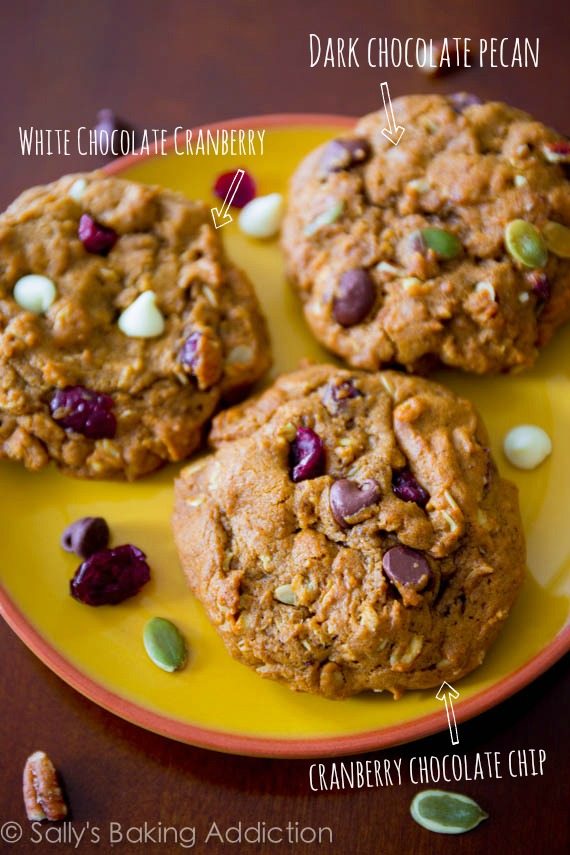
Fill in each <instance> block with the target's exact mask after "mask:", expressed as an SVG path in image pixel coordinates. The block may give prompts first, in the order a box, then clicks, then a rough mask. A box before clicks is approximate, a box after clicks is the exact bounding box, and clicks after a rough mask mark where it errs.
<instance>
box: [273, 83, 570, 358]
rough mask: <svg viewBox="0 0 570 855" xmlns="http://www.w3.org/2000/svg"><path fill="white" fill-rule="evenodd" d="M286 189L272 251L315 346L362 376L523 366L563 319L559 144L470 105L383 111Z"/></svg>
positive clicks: (555, 137) (454, 99)
mask: <svg viewBox="0 0 570 855" xmlns="http://www.w3.org/2000/svg"><path fill="white" fill-rule="evenodd" d="M394 113H395V115H396V118H397V121H398V123H399V124H401V125H403V126H404V127H405V133H404V135H403V137H402V139H401V141H400V142H399V144H398V145H397V146H394V145H392V144H391V143H390V141H389V140H387V139H386V138H385V137H384V136H383V134H382V129H383V127H384V125H385V116H384V113H383V112H380V113H373V114H371V115H369V116H365V117H364V118H363V119H362V120H361V121H360V122H359V123H358V124H357V125H356V128H355V129H354V131H353V132H352V133H348V134H347V137H346V138H343V139H337V140H333V141H332V142H330V143H328V144H326V145H324V146H322V147H320V148H319V149H317V150H316V151H314V152H312V153H311V154H310V155H309V156H308V157H307V158H306V159H305V160H304V161H303V163H302V164H301V166H300V167H299V169H298V170H297V172H296V173H295V175H294V176H293V179H292V182H291V187H290V193H289V203H288V213H287V216H286V219H285V223H284V228H283V247H284V250H285V253H286V257H287V264H288V272H289V275H290V277H291V279H292V281H293V282H294V284H295V286H296V288H297V290H298V292H299V294H300V297H301V300H302V302H303V305H304V312H305V316H306V319H307V321H308V323H309V326H310V327H311V329H312V331H313V333H314V334H315V336H316V337H317V338H318V339H319V341H320V342H322V343H323V344H324V345H325V346H327V347H328V348H329V349H330V350H331V351H333V352H334V353H336V354H338V355H339V356H341V357H343V358H344V359H345V360H346V361H347V362H348V363H349V364H350V365H352V366H354V367H357V368H367V369H377V368H379V367H381V366H382V365H386V364H389V363H399V364H401V365H404V366H405V367H406V368H407V369H408V370H410V371H414V370H416V371H418V370H419V371H424V370H426V369H428V368H430V367H432V366H433V365H434V364H437V363H444V364H445V365H450V366H455V367H458V368H462V369H464V370H466V371H473V372H476V373H480V374H482V373H487V372H507V371H516V370H520V369H523V368H525V367H528V366H529V365H531V364H532V363H533V362H534V360H535V358H536V356H537V353H538V349H539V348H540V347H542V346H543V345H544V344H545V343H546V342H547V341H548V340H549V339H550V338H551V337H552V335H553V333H554V331H555V330H556V329H557V327H559V326H560V325H561V324H563V323H565V322H566V321H567V320H568V319H569V318H570V180H569V173H568V172H567V169H568V165H569V164H570V142H569V141H568V140H567V139H565V138H562V137H561V136H560V135H559V134H557V133H556V132H555V131H552V130H550V129H549V128H547V127H545V126H544V125H543V124H541V123H540V122H538V121H536V120H534V119H533V118H532V117H531V116H529V115H528V114H526V113H523V112H522V111H520V110H517V109H514V108H513V107H509V106H507V105H506V104H501V103H496V102H494V103H485V104H482V103H481V102H480V101H479V99H477V98H476V97H475V96H469V95H466V94H464V93H462V94H459V95H450V96H447V97H446V96H442V95H415V96H409V97H404V98H399V99H398V100H396V101H395V102H394Z"/></svg>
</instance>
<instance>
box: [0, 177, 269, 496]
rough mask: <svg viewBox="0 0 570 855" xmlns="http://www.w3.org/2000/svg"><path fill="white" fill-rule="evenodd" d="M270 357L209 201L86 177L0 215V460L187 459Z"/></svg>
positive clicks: (140, 464)
mask: <svg viewBox="0 0 570 855" xmlns="http://www.w3.org/2000/svg"><path fill="white" fill-rule="evenodd" d="M269 361H270V358H269V343H268V337H267V332H266V326H265V321H264V318H263V316H262V314H261V310H260V307H259V304H258V301H257V299H256V296H255V293H254V290H253V287H252V285H251V283H250V282H249V281H248V279H247V278H246V276H245V275H244V274H243V273H242V272H241V271H240V270H238V269H237V268H236V267H234V266H233V265H232V264H231V263H230V262H229V261H228V259H227V257H226V256H225V254H224V251H223V248H222V245H221V242H220V238H219V236H218V233H217V232H216V230H215V228H214V226H213V223H212V220H211V216H210V212H209V209H208V207H207V206H206V205H205V204H204V203H202V202H198V201H191V200H190V199H187V198H185V197H184V196H183V195H181V194H178V193H174V192H172V191H170V190H165V189H162V188H159V187H151V186H146V185H143V184H137V183H134V182H132V181H125V180H121V179H119V178H113V177H107V176H105V175H104V174H102V173H93V174H90V175H80V176H67V177H65V178H62V179H60V180H59V181H56V182H55V183H53V184H50V185H47V186H45V187H36V188H33V189H31V190H28V191H27V192H25V193H23V194H22V195H21V196H20V197H19V198H18V199H16V201H15V202H14V203H13V204H12V205H11V206H10V207H9V208H8V210H7V211H6V212H5V213H4V214H3V215H2V216H1V217H0V457H3V458H9V459H12V460H19V461H21V462H23V463H24V464H25V465H26V466H27V467H28V468H29V469H39V468H40V467H42V466H44V465H45V464H47V463H48V462H49V461H50V460H54V461H55V462H56V463H57V464H58V466H59V467H61V468H62V469H63V470H64V471H66V472H68V473H70V474H73V475H78V476H82V477H89V478H127V479H129V480H132V479H134V478H138V477H140V476H142V475H145V474H147V473H148V472H151V471H152V470H154V469H157V468H158V467H159V466H161V465H162V464H163V463H165V462H167V461H174V460H182V459H183V458H185V457H187V456H188V455H189V454H190V453H191V452H192V451H193V450H194V449H195V448H196V447H197V446H198V444H199V443H200V440H201V434H202V429H203V426H204V425H205V424H206V423H207V422H208V421H209V419H210V417H211V416H212V414H213V413H214V411H215V410H216V409H217V407H218V405H219V403H220V401H221V399H222V398H223V397H225V396H229V395H231V394H234V393H236V392H237V391H238V390H240V389H242V388H245V387H247V386H249V385H251V384H252V383H253V382H255V381H256V380H257V379H258V378H259V377H260V376H261V375H262V374H263V373H264V371H265V369H266V368H267V367H268V364H269Z"/></svg>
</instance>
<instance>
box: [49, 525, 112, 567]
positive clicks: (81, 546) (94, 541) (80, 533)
mask: <svg viewBox="0 0 570 855" xmlns="http://www.w3.org/2000/svg"><path fill="white" fill-rule="evenodd" d="M108 543H109V526H108V525H107V523H106V522H105V520H104V519H103V517H82V518H81V519H79V520H75V522H73V523H71V525H68V526H67V528H66V529H65V531H64V532H63V534H62V536H61V545H62V547H63V549H65V551H66V552H75V554H76V555H80V556H81V557H82V558H88V557H89V556H90V555H93V553H94V552H98V551H99V550H100V549H105V548H106V546H107V545H108Z"/></svg>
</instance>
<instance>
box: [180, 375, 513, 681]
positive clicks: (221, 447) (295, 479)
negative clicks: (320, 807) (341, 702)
mask: <svg viewBox="0 0 570 855" xmlns="http://www.w3.org/2000/svg"><path fill="white" fill-rule="evenodd" d="M210 438H211V442H212V444H213V446H214V448H215V449H216V450H215V453H214V454H213V455H211V456H210V457H209V458H207V459H205V460H201V461H199V462H197V463H195V464H194V465H191V466H188V467H187V468H186V469H184V470H183V471H182V473H181V475H180V477H179V479H178V481H177V483H176V504H175V513H174V534H175V538H176V543H177V547H178V550H179V553H180V557H181V561H182V566H183V568H184V571H185V573H186V575H187V577H188V581H189V583H190V585H191V587H192V589H193V591H194V593H195V594H196V596H197V597H198V598H199V599H200V600H201V601H202V603H203V604H204V606H205V608H206V610H207V612H208V615H209V617H210V619H211V620H212V622H213V623H214V625H215V626H216V628H217V630H218V631H219V633H220V635H221V636H222V638H223V640H224V642H225V644H226V646H227V647H228V649H229V651H230V653H231V654H232V655H233V656H234V657H236V658H237V659H239V660H240V661H241V662H244V663H245V664H247V665H249V666H251V667H252V668H254V669H255V670H256V671H257V672H258V673H259V674H261V675H262V676H264V677H270V678H272V679H275V680H280V681H282V682H284V683H287V684H288V685H289V686H290V687H291V688H292V689H295V690H299V691H305V692H314V693H317V694H321V695H324V696H326V697H328V698H346V697H348V696H349V695H353V694H356V693H358V692H362V691H366V690H375V691H380V690H387V691H389V692H391V693H392V694H393V695H394V696H395V697H399V696H400V695H401V694H402V693H403V692H404V691H405V690H406V689H425V688H429V687H432V686H439V685H440V684H441V682H442V681H443V680H449V681H455V680H458V679H459V678H460V677H462V676H463V675H464V674H467V673H468V672H469V671H471V670H472V669H474V668H476V667H477V666H478V665H480V664H481V662H482V661H483V659H484V657H485V654H486V652H487V650H488V648H489V647H490V645H491V644H492V642H493V641H494V639H495V638H496V636H497V634H498V632H499V630H500V628H501V626H502V624H503V623H504V621H505V619H506V617H507V615H508V613H509V610H510V608H511V606H512V605H513V602H514V600H515V597H516V595H517V592H518V589H519V588H520V586H521V583H522V580H523V574H524V566H525V546H524V538H523V533H522V529H521V521H520V517H519V510H518V500H517V492H516V488H515V487H514V486H513V485H512V484H511V483H509V482H508V481H504V480H503V479H502V478H501V477H500V476H499V474H498V472H497V469H496V467H495V465H494V463H493V460H492V459H491V456H490V453H489V447H488V446H489V443H488V438H487V435H486V432H485V428H484V427H483V425H482V424H481V421H480V419H479V418H478V416H477V413H476V412H475V410H474V408H473V406H472V405H471V404H470V403H469V402H468V401H466V400H463V399H461V398H458V397H457V396H456V395H455V394H453V393H452V392H450V391H449V390H447V389H445V388H443V387H442V386H439V385H437V384H435V383H432V382H429V381H427V380H422V379H420V378H417V377H411V376H408V375H406V374H403V373H397V372H391V371H387V372H384V373H380V374H367V373H365V372H350V371H346V370H342V369H338V368H334V367H333V366H330V365H318V366H314V367H310V368H305V369H302V370H300V371H297V372H295V373H293V374H289V375H285V376H282V377H281V378H280V379H278V380H277V382H276V383H275V384H274V385H273V386H272V387H271V388H270V389H269V390H268V391H266V392H265V393H263V394H262V395H261V396H260V397H258V398H256V399H254V400H252V401H249V402H246V403H244V404H242V405H240V406H238V407H234V408H233V409H231V410H228V411H226V412H225V413H222V414H221V415H219V416H218V417H217V418H216V419H215V421H214V426H213V431H212V433H211V437H210Z"/></svg>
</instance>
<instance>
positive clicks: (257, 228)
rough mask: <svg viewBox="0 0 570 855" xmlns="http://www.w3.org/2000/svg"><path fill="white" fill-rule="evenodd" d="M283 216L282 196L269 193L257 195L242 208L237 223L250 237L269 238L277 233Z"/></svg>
mask: <svg viewBox="0 0 570 855" xmlns="http://www.w3.org/2000/svg"><path fill="white" fill-rule="evenodd" d="M282 218H283V196H282V195H281V193H270V194H269V196H258V197H257V199H252V200H251V202H248V203H247V205H246V206H245V207H244V208H242V210H241V212H240V215H239V218H238V225H239V227H240V229H241V230H242V232H244V233H245V234H246V235H249V236H250V237H256V238H270V237H273V236H274V235H276V234H277V232H278V231H279V229H280V227H281V220H282Z"/></svg>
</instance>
